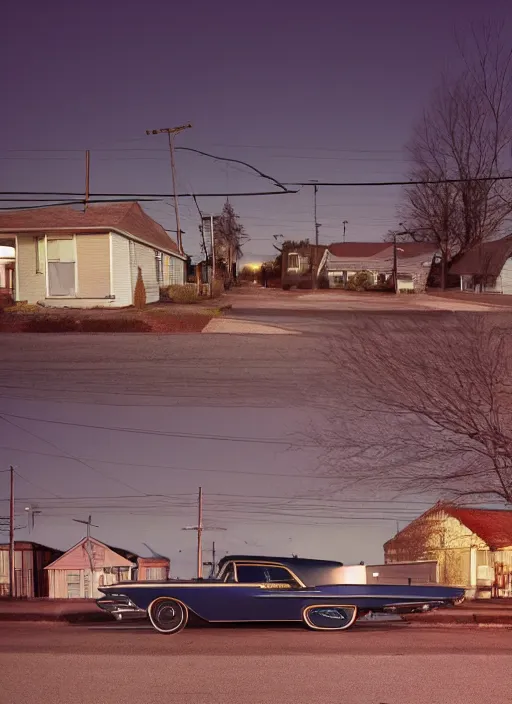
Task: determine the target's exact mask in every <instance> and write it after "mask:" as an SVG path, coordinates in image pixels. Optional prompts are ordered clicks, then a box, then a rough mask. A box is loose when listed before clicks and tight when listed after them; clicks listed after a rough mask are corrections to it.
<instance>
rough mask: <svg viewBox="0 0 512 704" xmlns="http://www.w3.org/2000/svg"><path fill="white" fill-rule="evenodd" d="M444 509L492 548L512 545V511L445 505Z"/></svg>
mask: <svg viewBox="0 0 512 704" xmlns="http://www.w3.org/2000/svg"><path fill="white" fill-rule="evenodd" d="M443 510H444V511H445V512H446V513H447V514H448V515H450V516H453V518H456V519H457V520H459V521H460V522H461V523H462V524H463V525H465V526H466V528H469V530H470V531H471V532H472V533H475V535H478V537H479V538H481V539H482V540H483V541H484V543H486V545H488V546H489V547H490V548H497V549H500V548H508V547H510V546H512V511H506V510H502V511H499V510H490V509H482V508H458V507H457V506H444V507H443Z"/></svg>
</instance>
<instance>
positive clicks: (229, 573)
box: [222, 562, 235, 582]
mask: <svg viewBox="0 0 512 704" xmlns="http://www.w3.org/2000/svg"><path fill="white" fill-rule="evenodd" d="M222 581H223V582H234V581H235V568H234V567H233V563H232V562H230V563H229V565H228V566H227V567H226V569H225V570H224V574H223V575H222Z"/></svg>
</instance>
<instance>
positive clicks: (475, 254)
mask: <svg viewBox="0 0 512 704" xmlns="http://www.w3.org/2000/svg"><path fill="white" fill-rule="evenodd" d="M510 256H512V235H509V236H508V237H504V238H503V239H501V240H493V241H492V242H483V243H482V244H479V245H478V246H476V247H473V249H470V250H469V252H466V254H464V255H463V256H462V257H461V258H460V259H459V260H458V261H457V262H455V263H454V264H452V266H451V268H450V273H451V274H457V275H458V276H499V275H500V274H501V270H502V269H503V267H504V265H505V262H506V261H507V259H508V258H509V257H510Z"/></svg>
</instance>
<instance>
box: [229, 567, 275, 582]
mask: <svg viewBox="0 0 512 704" xmlns="http://www.w3.org/2000/svg"><path fill="white" fill-rule="evenodd" d="M236 576H237V577H238V582H239V583H241V584H254V583H256V584H259V583H261V582H267V581H268V580H267V577H266V575H265V568H264V567H263V566H262V565H237V566H236Z"/></svg>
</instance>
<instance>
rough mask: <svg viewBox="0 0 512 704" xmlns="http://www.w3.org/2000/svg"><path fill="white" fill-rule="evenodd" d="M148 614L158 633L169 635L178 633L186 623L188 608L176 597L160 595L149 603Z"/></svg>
mask: <svg viewBox="0 0 512 704" xmlns="http://www.w3.org/2000/svg"><path fill="white" fill-rule="evenodd" d="M148 616H149V620H150V621H151V624H152V626H153V628H154V629H155V630H157V631H158V632H159V633H165V634H167V635H170V634H171V633H179V632H180V631H182V630H183V629H184V628H185V626H186V625H187V621H188V609H187V607H186V606H185V604H182V603H181V602H180V601H176V599H169V598H168V597H160V598H158V599H155V601H153V602H152V604H150V606H149V609H148Z"/></svg>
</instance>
